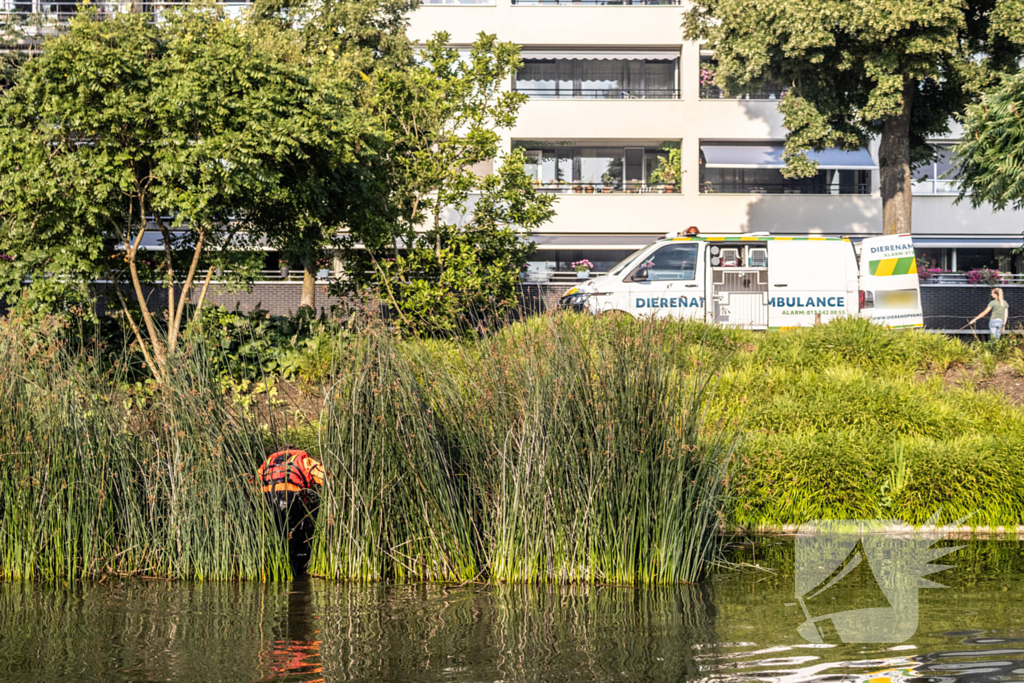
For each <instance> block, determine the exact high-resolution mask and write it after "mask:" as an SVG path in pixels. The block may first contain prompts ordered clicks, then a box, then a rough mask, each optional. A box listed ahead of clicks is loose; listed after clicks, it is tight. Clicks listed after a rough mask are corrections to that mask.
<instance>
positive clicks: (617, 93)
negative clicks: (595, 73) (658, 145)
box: [516, 88, 679, 100]
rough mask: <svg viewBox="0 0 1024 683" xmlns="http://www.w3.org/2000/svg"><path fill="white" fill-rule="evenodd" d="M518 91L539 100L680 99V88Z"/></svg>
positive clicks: (537, 89) (526, 89)
mask: <svg viewBox="0 0 1024 683" xmlns="http://www.w3.org/2000/svg"><path fill="white" fill-rule="evenodd" d="M516 92H518V93H522V94H524V95H526V96H527V97H530V98H532V99H538V100H678V99H679V90H678V89H677V88H676V89H664V88H658V89H654V90H645V89H643V88H633V89H629V90H622V89H620V88H581V89H579V90H577V91H572V90H563V91H559V90H551V89H548V88H516Z"/></svg>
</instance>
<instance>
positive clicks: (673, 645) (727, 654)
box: [0, 540, 1024, 683]
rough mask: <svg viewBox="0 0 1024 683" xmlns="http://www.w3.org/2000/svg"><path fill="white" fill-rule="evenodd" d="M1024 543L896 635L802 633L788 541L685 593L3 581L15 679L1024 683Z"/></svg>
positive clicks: (932, 592)
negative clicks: (912, 628)
mask: <svg viewBox="0 0 1024 683" xmlns="http://www.w3.org/2000/svg"><path fill="white" fill-rule="evenodd" d="M1022 550H1024V547H1022V546H1021V545H1020V544H1018V543H1017V542H997V541H988V542H972V543H970V544H968V545H967V546H966V547H965V548H963V549H962V550H959V551H957V552H956V553H954V554H952V555H950V556H948V557H947V558H944V560H943V561H944V562H945V563H946V564H951V565H955V567H954V568H953V569H951V570H949V571H946V572H943V573H941V574H937V575H934V576H932V577H931V578H932V579H934V580H936V581H938V582H940V583H943V584H945V585H946V586H948V587H947V588H942V589H935V588H928V589H923V590H921V591H920V604H919V613H918V615H919V619H918V629H917V633H916V635H914V636H913V637H911V638H910V639H909V640H907V641H906V642H902V643H898V644H881V645H874V644H870V645H860V644H842V643H841V642H839V640H838V638H836V637H834V638H832V639H831V642H830V641H829V639H828V638H826V642H824V643H821V644H813V643H808V642H807V641H805V640H804V639H803V638H802V637H801V636H800V634H799V633H798V632H797V627H798V626H799V625H800V624H801V623H802V622H803V621H804V620H805V618H806V617H805V615H804V613H803V612H802V610H801V608H800V607H799V606H797V605H795V604H793V603H794V578H793V570H792V567H793V545H792V543H791V542H787V541H785V540H762V541H760V542H759V543H758V545H757V546H756V547H754V548H747V549H745V550H737V551H735V552H734V553H733V554H732V556H731V557H732V559H733V560H735V561H737V562H744V563H746V564H754V563H756V564H758V565H761V566H763V567H768V568H772V569H773V570H774V571H765V570H753V569H750V568H745V569H743V570H740V571H735V570H734V571H723V572H720V573H719V574H718V575H717V576H716V577H715V579H714V580H713V581H710V582H708V583H707V584H706V585H703V586H699V587H680V588H673V589H634V588H627V587H607V586H605V587H593V586H589V587H587V586H575V587H519V586H517V587H509V586H497V587H496V586H487V585H479V586H478V585H473V586H461V587H460V586H438V585H414V586H383V585H374V586H359V585H350V584H338V583H329V582H324V581H319V580H316V579H312V580H309V581H304V582H295V583H292V584H284V585H257V584H234V583H207V584H191V583H178V582H164V581H143V580H132V581H109V580H108V581H106V582H103V583H92V584H88V585H82V586H76V587H71V588H67V587H54V586H47V585H43V584H39V583H36V584H29V583H7V584H3V583H0V680H4V681H55V680H75V681H296V682H297V681H321V680H323V681H342V680H359V681H371V680H402V681H573V682H579V681H613V680H614V681H619V680H623V681H633V680H644V681H676V680H693V679H701V680H707V679H720V680H727V681H730V680H765V681H785V682H787V683H789V682H796V681H812V680H813V681H823V682H824V681H841V680H842V681H849V680H866V681H871V682H872V683H885V682H886V681H897V680H907V681H918V682H920V683H924V682H925V681H927V682H929V683H952V682H954V681H970V682H972V683H973V682H981V681H1000V682H1004V683H1005V682H1009V681H1018V680H1019V681H1024V560H1022V558H1021V551H1022ZM844 590H845V588H844ZM832 598H835V599H837V600H838V601H839V602H840V603H841V602H842V601H843V599H844V598H843V594H842V591H839V592H838V593H837V594H836V595H834V596H832ZM832 598H830V599H832ZM826 635H828V634H826ZM831 635H832V636H835V634H831Z"/></svg>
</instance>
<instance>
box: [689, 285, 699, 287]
mask: <svg viewBox="0 0 1024 683" xmlns="http://www.w3.org/2000/svg"><path fill="white" fill-rule="evenodd" d="M686 286H687V287H700V285H686Z"/></svg>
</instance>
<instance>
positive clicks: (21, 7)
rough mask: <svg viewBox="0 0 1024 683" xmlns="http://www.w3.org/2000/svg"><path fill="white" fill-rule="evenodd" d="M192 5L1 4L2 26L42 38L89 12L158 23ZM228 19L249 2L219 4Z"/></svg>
mask: <svg viewBox="0 0 1024 683" xmlns="http://www.w3.org/2000/svg"><path fill="white" fill-rule="evenodd" d="M189 4H191V3H189V2H187V1H185V2H180V1H175V2H141V3H140V2H136V1H134V0H131V1H125V0H115V1H113V2H92V3H83V2H80V1H79V2H73V1H64V0H58V1H57V2H42V1H40V0H30V1H26V2H10V3H4V4H0V22H4V23H8V24H10V25H14V26H17V27H19V28H21V29H22V30H23V31H24V32H25V34H26V35H39V34H44V33H49V32H52V30H53V29H61V28H63V27H66V26H67V25H68V23H69V22H70V21H71V19H73V18H74V17H75V16H76V15H78V14H79V12H80V11H82V10H83V9H85V8H87V7H88V8H91V9H94V10H95V11H96V17H97V18H99V19H108V18H110V17H113V16H114V15H116V14H126V13H130V12H132V13H140V14H145V15H148V16H149V19H150V21H153V22H158V21H160V20H161V18H162V16H163V15H164V14H165V13H167V12H170V11H171V10H174V9H177V8H179V7H185V6H187V5H189ZM215 4H216V5H217V6H218V7H220V8H222V9H223V10H224V11H225V12H226V13H227V14H228V16H230V17H232V18H238V17H239V16H241V14H242V11H243V10H245V9H246V8H248V7H249V5H250V3H249V2H245V1H242V2H217V3H215Z"/></svg>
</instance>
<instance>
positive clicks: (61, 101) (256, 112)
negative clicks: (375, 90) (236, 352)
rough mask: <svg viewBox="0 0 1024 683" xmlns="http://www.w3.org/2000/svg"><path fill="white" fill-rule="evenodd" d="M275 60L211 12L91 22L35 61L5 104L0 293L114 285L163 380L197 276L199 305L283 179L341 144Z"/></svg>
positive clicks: (0, 117)
mask: <svg viewBox="0 0 1024 683" xmlns="http://www.w3.org/2000/svg"><path fill="white" fill-rule="evenodd" d="M266 48H267V45H266V43H265V42H261V41H259V40H257V39H256V36H255V35H254V34H253V33H251V32H248V31H246V29H245V27H244V26H243V25H241V24H239V23H236V22H233V21H230V20H227V19H225V18H224V17H223V16H222V15H221V14H220V13H218V12H217V11H216V10H213V9H211V8H199V9H195V10H184V11H181V12H172V13H170V14H169V15H167V16H166V18H165V20H164V21H163V22H161V23H160V24H158V25H153V24H150V23H148V22H147V20H146V17H144V16H142V15H139V14H118V15H116V16H114V17H112V18H110V19H107V20H104V21H97V20H96V19H95V17H94V16H93V15H92V14H90V13H83V14H82V15H80V16H79V17H78V18H76V19H75V20H74V21H73V22H72V24H71V27H70V30H69V31H68V33H67V34H66V35H64V36H61V37H59V38H56V39H54V40H52V41H50V42H49V43H48V44H47V47H46V49H45V50H44V52H43V54H42V55H41V56H40V57H38V58H36V59H32V60H30V61H28V62H27V63H26V64H25V65H24V66H23V67H22V69H21V70H20V71H19V72H18V74H17V76H16V79H15V85H14V86H13V87H12V88H10V89H9V90H8V91H7V92H6V93H4V95H3V97H2V98H0V126H2V130H3V133H2V134H0V217H2V219H3V222H4V227H5V230H4V232H3V234H2V235H0V253H3V254H5V255H6V257H7V259H8V260H7V261H6V264H5V266H4V267H3V268H2V269H0V287H2V290H0V292H2V294H3V295H4V296H6V297H8V298H10V297H12V296H17V295H18V294H19V292H20V290H21V289H22V287H23V285H24V283H26V282H27V281H30V282H31V283H32V286H31V287H30V288H29V291H30V292H31V291H32V290H35V289H36V288H37V287H39V286H41V284H42V283H53V282H56V283H60V285H61V286H62V287H72V286H74V287H77V288H78V289H79V290H81V289H82V288H83V287H84V286H85V283H87V282H89V281H92V280H97V279H101V280H109V281H111V282H113V283H114V286H113V287H112V290H113V294H114V295H116V297H117V298H118V300H119V303H120V306H121V310H122V312H123V314H124V315H125V317H126V319H127V321H128V324H129V326H130V328H131V329H132V331H133V333H134V335H135V338H136V341H137V342H138V343H139V345H140V347H141V349H142V351H143V353H144V354H145V356H146V361H147V363H148V364H149V365H150V366H151V367H152V368H153V370H154V373H155V374H156V376H157V377H158V379H163V378H165V376H166V372H167V369H168V360H169V357H170V356H171V355H172V354H173V353H174V351H175V349H176V346H177V342H178V335H179V330H180V329H181V325H182V322H183V317H184V312H185V310H186V308H187V303H188V301H189V300H190V291H191V290H192V289H193V286H194V285H195V284H196V282H197V275H198V276H199V277H202V276H201V275H200V274H199V269H200V267H202V268H204V269H205V270H206V277H205V281H204V282H203V283H202V286H201V291H200V294H199V305H201V304H202V301H203V298H204V296H205V294H206V291H207V288H208V286H209V282H210V279H211V277H212V274H213V272H214V268H216V267H218V266H224V265H226V262H227V260H228V259H230V258H231V257H232V255H234V254H237V253H238V252H237V249H238V248H239V247H244V246H245V245H246V241H247V240H254V239H257V238H259V235H258V234H254V233H253V231H252V228H253V227H254V225H253V224H251V223H246V217H247V216H248V215H249V213H250V211H251V209H252V207H253V205H254V202H256V201H257V200H259V201H270V200H272V199H273V198H275V197H277V198H278V200H280V198H281V196H282V193H285V192H287V189H288V188H287V187H286V186H285V185H283V184H282V177H283V169H284V168H286V167H289V166H294V165H296V164H302V163H303V162H304V161H305V160H306V159H308V158H310V156H311V155H312V154H314V151H316V150H320V149H322V148H324V147H325V146H326V147H333V146H334V145H336V144H337V139H336V134H337V132H338V131H339V130H344V122H343V120H341V119H343V115H344V111H345V107H344V102H339V101H337V98H336V97H335V95H336V92H335V90H332V89H329V88H323V87H322V83H319V82H313V81H312V80H311V79H310V78H309V76H308V74H306V73H304V72H303V70H302V69H300V68H298V66H297V65H295V64H292V63H289V62H288V61H287V60H285V59H283V58H281V56H280V55H279V54H275V53H274V52H273V51H271V50H268V49H266ZM153 232H155V233H156V234H157V235H158V236H159V239H158V240H157V242H158V244H159V245H160V248H159V250H158V251H147V250H146V249H145V245H144V241H145V240H147V239H148V237H149V235H150V234H152V233H153ZM51 275H52V276H54V277H52V278H51V277H49V276H51ZM122 283H125V284H126V285H127V286H126V287H121V286H120V285H121V284H122ZM151 285H155V286H156V287H158V288H161V289H162V290H163V292H164V296H165V297H166V301H167V308H166V311H165V313H164V315H163V317H162V318H161V317H160V316H159V315H158V312H157V310H156V309H155V308H154V307H153V306H152V305H151V304H150V301H149V299H150V289H151ZM125 289H127V291H128V292H130V294H129V297H132V296H133V297H134V299H135V301H134V305H133V306H130V305H129V303H128V301H127V298H126V297H125V291H124V290H125ZM133 308H134V309H135V310H137V312H138V318H137V317H136V315H135V314H133V310H132V309H133Z"/></svg>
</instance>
